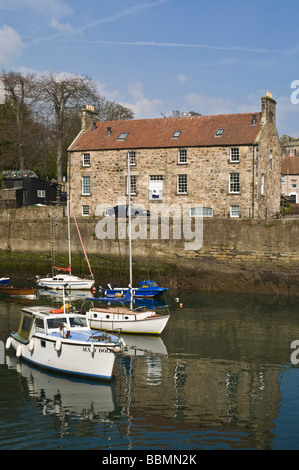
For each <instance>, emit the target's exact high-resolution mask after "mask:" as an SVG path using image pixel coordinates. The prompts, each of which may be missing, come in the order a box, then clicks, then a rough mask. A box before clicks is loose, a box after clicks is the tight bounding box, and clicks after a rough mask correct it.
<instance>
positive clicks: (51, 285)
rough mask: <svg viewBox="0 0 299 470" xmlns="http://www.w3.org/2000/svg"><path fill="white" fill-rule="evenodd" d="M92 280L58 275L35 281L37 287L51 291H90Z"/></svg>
mask: <svg viewBox="0 0 299 470" xmlns="http://www.w3.org/2000/svg"><path fill="white" fill-rule="evenodd" d="M93 285H94V280H93V279H84V278H80V277H78V276H70V275H59V276H54V277H44V278H38V279H37V286H38V287H43V288H47V289H53V290H63V289H66V290H69V289H71V290H91V288H92V286H93Z"/></svg>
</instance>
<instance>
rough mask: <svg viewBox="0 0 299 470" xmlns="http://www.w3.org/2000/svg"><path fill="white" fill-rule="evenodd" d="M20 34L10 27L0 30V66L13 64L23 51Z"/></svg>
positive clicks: (4, 26) (3, 27)
mask: <svg viewBox="0 0 299 470" xmlns="http://www.w3.org/2000/svg"><path fill="white" fill-rule="evenodd" d="M23 47H24V45H23V42H22V39H21V37H20V36H19V34H18V33H17V32H16V31H15V30H14V29H13V28H11V27H10V26H6V25H3V26H2V28H0V66H4V65H7V64H11V63H12V62H13V61H14V59H15V58H17V57H19V55H20V54H21V52H22V50H23Z"/></svg>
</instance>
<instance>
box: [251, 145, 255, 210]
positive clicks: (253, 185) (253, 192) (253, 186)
mask: <svg viewBox="0 0 299 470" xmlns="http://www.w3.org/2000/svg"><path fill="white" fill-rule="evenodd" d="M254 156H255V155H254V145H253V147H252V209H251V212H252V214H251V217H252V219H254V196H255V182H254Z"/></svg>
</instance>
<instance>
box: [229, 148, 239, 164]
mask: <svg viewBox="0 0 299 470" xmlns="http://www.w3.org/2000/svg"><path fill="white" fill-rule="evenodd" d="M229 161H230V162H231V163H239V162H240V149H239V147H232V148H231V149H230V156H229Z"/></svg>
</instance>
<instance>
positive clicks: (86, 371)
mask: <svg viewBox="0 0 299 470" xmlns="http://www.w3.org/2000/svg"><path fill="white" fill-rule="evenodd" d="M10 338H11V346H12V347H13V349H14V350H15V351H16V355H17V357H19V358H22V359H23V360H25V361H28V362H30V363H32V364H35V365H36V366H39V367H42V368H44V369H49V370H52V371H54V372H60V373H64V374H71V375H79V376H84V377H88V378H91V379H100V380H110V379H111V377H112V374H113V367H114V363H115V353H114V351H113V346H111V347H109V345H108V344H107V345H103V344H101V345H95V344H93V345H92V343H89V344H88V345H86V343H85V342H78V341H77V342H74V341H72V340H69V339H62V338H59V337H56V338H51V339H49V337H48V336H47V335H45V334H42V333H40V334H38V333H37V334H36V335H35V336H34V337H33V338H31V341H30V342H28V344H24V342H21V341H18V340H17V339H15V338H14V337H13V336H10ZM32 340H33V342H32ZM57 341H61V348H60V349H59V350H58V351H57V350H56V342H57ZM32 345H33V349H32V350H30V349H31V348H32Z"/></svg>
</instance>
